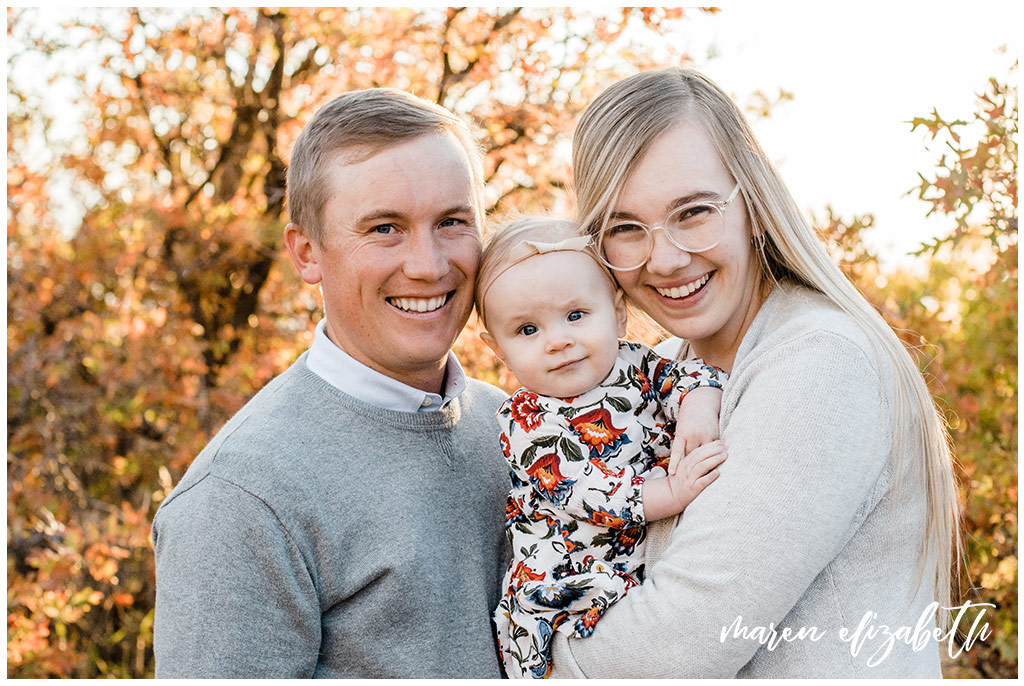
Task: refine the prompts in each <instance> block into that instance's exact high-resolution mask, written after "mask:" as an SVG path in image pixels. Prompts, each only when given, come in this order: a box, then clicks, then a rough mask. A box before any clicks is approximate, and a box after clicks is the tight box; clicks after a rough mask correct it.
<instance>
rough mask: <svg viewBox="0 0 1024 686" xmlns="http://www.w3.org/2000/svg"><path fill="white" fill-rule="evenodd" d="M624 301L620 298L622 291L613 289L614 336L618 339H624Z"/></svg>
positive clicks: (625, 318)
mask: <svg viewBox="0 0 1024 686" xmlns="http://www.w3.org/2000/svg"><path fill="white" fill-rule="evenodd" d="M626 320H627V315H626V299H625V298H624V297H622V289H621V288H616V289H615V325H616V333H615V335H616V336H618V337H619V338H625V337H626Z"/></svg>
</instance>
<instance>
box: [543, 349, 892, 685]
mask: <svg viewBox="0 0 1024 686" xmlns="http://www.w3.org/2000/svg"><path fill="white" fill-rule="evenodd" d="M733 372H734V373H733V376H732V379H731V382H730V388H729V389H728V390H727V398H728V400H727V401H725V402H724V403H723V412H724V411H725V409H726V407H725V406H726V405H728V404H732V405H733V407H732V408H731V413H730V415H729V419H728V421H727V423H726V424H725V426H724V429H723V433H722V437H723V439H724V440H725V443H726V445H727V446H728V447H729V459H728V460H727V461H726V462H725V463H724V464H723V465H722V466H721V468H720V473H721V476H720V478H719V479H718V480H717V481H716V483H714V484H712V485H711V486H710V487H709V488H708V489H707V490H706V491H704V493H702V494H701V497H699V498H697V499H696V500H695V501H694V502H693V503H692V504H691V505H690V506H689V507H688V508H687V509H686V512H685V513H684V515H683V517H682V518H681V519H680V523H679V525H678V526H677V528H676V529H675V531H674V532H673V536H672V542H671V543H670V544H669V546H668V548H667V549H666V551H665V553H664V556H663V557H662V558H661V559H660V560H659V561H657V562H656V563H655V564H653V565H651V564H648V570H647V578H646V579H645V581H644V583H643V585H642V586H641V587H639V588H634V589H633V590H632V591H631V592H630V593H629V594H628V595H627V596H625V597H624V598H623V599H622V600H620V601H619V602H617V603H616V604H615V605H613V606H612V607H611V608H610V609H609V610H608V612H607V613H606V615H605V616H604V618H603V619H602V621H601V622H600V624H598V626H597V628H596V630H595V632H594V634H593V635H592V636H591V637H589V638H586V639H574V640H570V641H568V643H566V639H565V638H564V637H556V639H555V641H556V643H555V647H554V658H555V660H554V662H555V664H554V670H555V671H554V673H553V674H552V676H553V677H570V676H582V675H586V676H589V677H601V678H619V677H673V678H679V677H702V678H708V677H718V678H722V677H733V676H735V675H736V673H737V672H739V671H740V669H741V668H742V667H743V666H744V665H745V664H746V663H747V662H748V661H749V660H750V659H751V658H752V657H753V655H754V653H755V652H756V650H757V649H758V648H759V647H760V645H759V644H758V643H757V642H755V641H743V640H722V639H721V637H722V635H723V630H724V629H725V628H726V627H728V626H729V625H730V624H732V622H734V621H735V620H736V618H737V617H742V618H743V623H744V624H745V625H748V626H768V625H769V624H772V623H775V624H778V623H779V622H781V621H782V620H783V619H784V618H785V616H786V615H787V614H788V613H789V611H790V610H791V609H792V608H793V607H794V605H796V603H797V602H798V601H799V600H800V598H801V597H802V596H803V594H804V592H805V591H806V589H807V588H808V587H809V586H810V584H811V583H812V582H813V581H814V579H815V578H816V577H817V576H818V574H819V573H820V572H821V571H822V570H823V569H824V568H825V567H826V566H827V565H828V564H829V563H830V561H831V560H832V559H833V558H834V557H835V556H836V555H837V554H838V553H839V551H840V550H842V548H843V546H844V545H845V543H846V542H847V541H848V540H849V538H850V537H851V536H852V535H853V533H854V532H855V531H856V529H857V527H858V526H859V525H860V524H861V523H862V522H863V520H864V518H865V517H866V515H867V513H868V511H869V509H870V506H871V502H870V501H871V498H872V497H876V495H877V494H876V491H875V489H874V488H873V487H874V485H875V484H876V482H877V481H878V480H879V478H880V477H881V476H882V475H883V471H884V470H885V469H886V467H887V464H888V457H889V453H890V450H891V448H890V446H891V436H890V431H889V430H888V429H887V427H888V422H889V415H888V411H887V409H886V402H885V395H884V393H883V391H882V382H881V380H880V379H879V377H878V375H877V373H876V372H875V370H874V367H873V365H872V364H871V363H870V362H869V360H868V357H867V356H866V355H865V353H864V352H863V350H862V349H861V348H860V347H858V346H857V345H855V344H854V343H852V342H851V341H850V340H848V339H847V338H845V337H843V336H841V335H839V334H836V333H831V332H828V331H814V332H810V333H807V334H804V335H803V336H801V337H798V338H796V339H795V340H791V341H789V342H787V343H785V344H780V345H778V346H774V347H773V348H770V349H768V350H765V351H761V354H759V355H757V356H756V357H755V358H754V359H752V360H751V361H750V362H749V363H746V364H745V365H744V367H743V368H739V369H734V370H733ZM723 418H724V414H723Z"/></svg>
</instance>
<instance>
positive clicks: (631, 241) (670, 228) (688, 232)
mask: <svg viewBox="0 0 1024 686" xmlns="http://www.w3.org/2000/svg"><path fill="white" fill-rule="evenodd" d="M723 226H724V219H723V218H722V212H721V211H720V210H719V209H718V208H717V207H716V206H714V205H708V204H704V203H697V204H694V205H687V206H685V207H680V208H679V209H677V210H675V211H674V212H672V213H671V214H669V216H668V217H666V218H665V221H664V222H662V224H661V225H660V226H655V227H653V228H648V227H646V226H644V225H643V224H641V223H639V222H624V223H621V224H615V225H613V226H609V227H608V228H606V229H605V230H604V231H602V232H601V251H602V252H603V254H604V258H605V260H607V262H608V264H609V265H611V266H612V267H616V268H618V269H635V268H637V267H639V266H641V265H642V264H644V262H646V261H647V258H649V257H650V256H651V250H652V249H653V247H654V238H653V235H652V232H653V231H656V230H658V229H663V230H664V231H665V233H666V234H668V237H669V240H671V241H672V243H673V244H674V245H676V246H677V247H679V248H681V249H682V250H688V251H692V252H701V251H703V250H708V249H709V248H711V247H713V246H714V245H715V244H716V243H717V242H718V240H719V237H720V236H721V233H722V228H723Z"/></svg>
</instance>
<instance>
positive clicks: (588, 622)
mask: <svg viewBox="0 0 1024 686" xmlns="http://www.w3.org/2000/svg"><path fill="white" fill-rule="evenodd" d="M604 610H605V608H603V607H592V608H590V609H589V610H587V611H586V612H584V613H583V616H582V617H580V618H579V619H577V620H576V625H575V626H576V633H577V634H578V635H579V637H580V638H586V637H587V636H590V635H591V634H592V633H594V627H595V626H597V620H599V619H601V615H602V614H603V613H604Z"/></svg>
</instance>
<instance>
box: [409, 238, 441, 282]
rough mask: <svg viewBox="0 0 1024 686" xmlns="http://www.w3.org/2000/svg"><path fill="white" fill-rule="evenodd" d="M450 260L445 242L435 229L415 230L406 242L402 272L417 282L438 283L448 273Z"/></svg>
mask: <svg viewBox="0 0 1024 686" xmlns="http://www.w3.org/2000/svg"><path fill="white" fill-rule="evenodd" d="M448 268H449V260H448V254H447V252H446V251H445V246H444V244H443V241H441V240H439V238H438V236H437V235H436V233H435V232H434V231H433V227H431V228H430V229H421V228H416V229H413V230H412V231H411V232H410V234H409V238H408V240H407V241H406V254H405V262H404V264H403V265H402V271H403V273H404V274H405V276H406V277H408V278H410V279H413V280H415V281H437V280H439V279H440V278H441V277H443V276H444V275H445V274H447V273H448Z"/></svg>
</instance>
